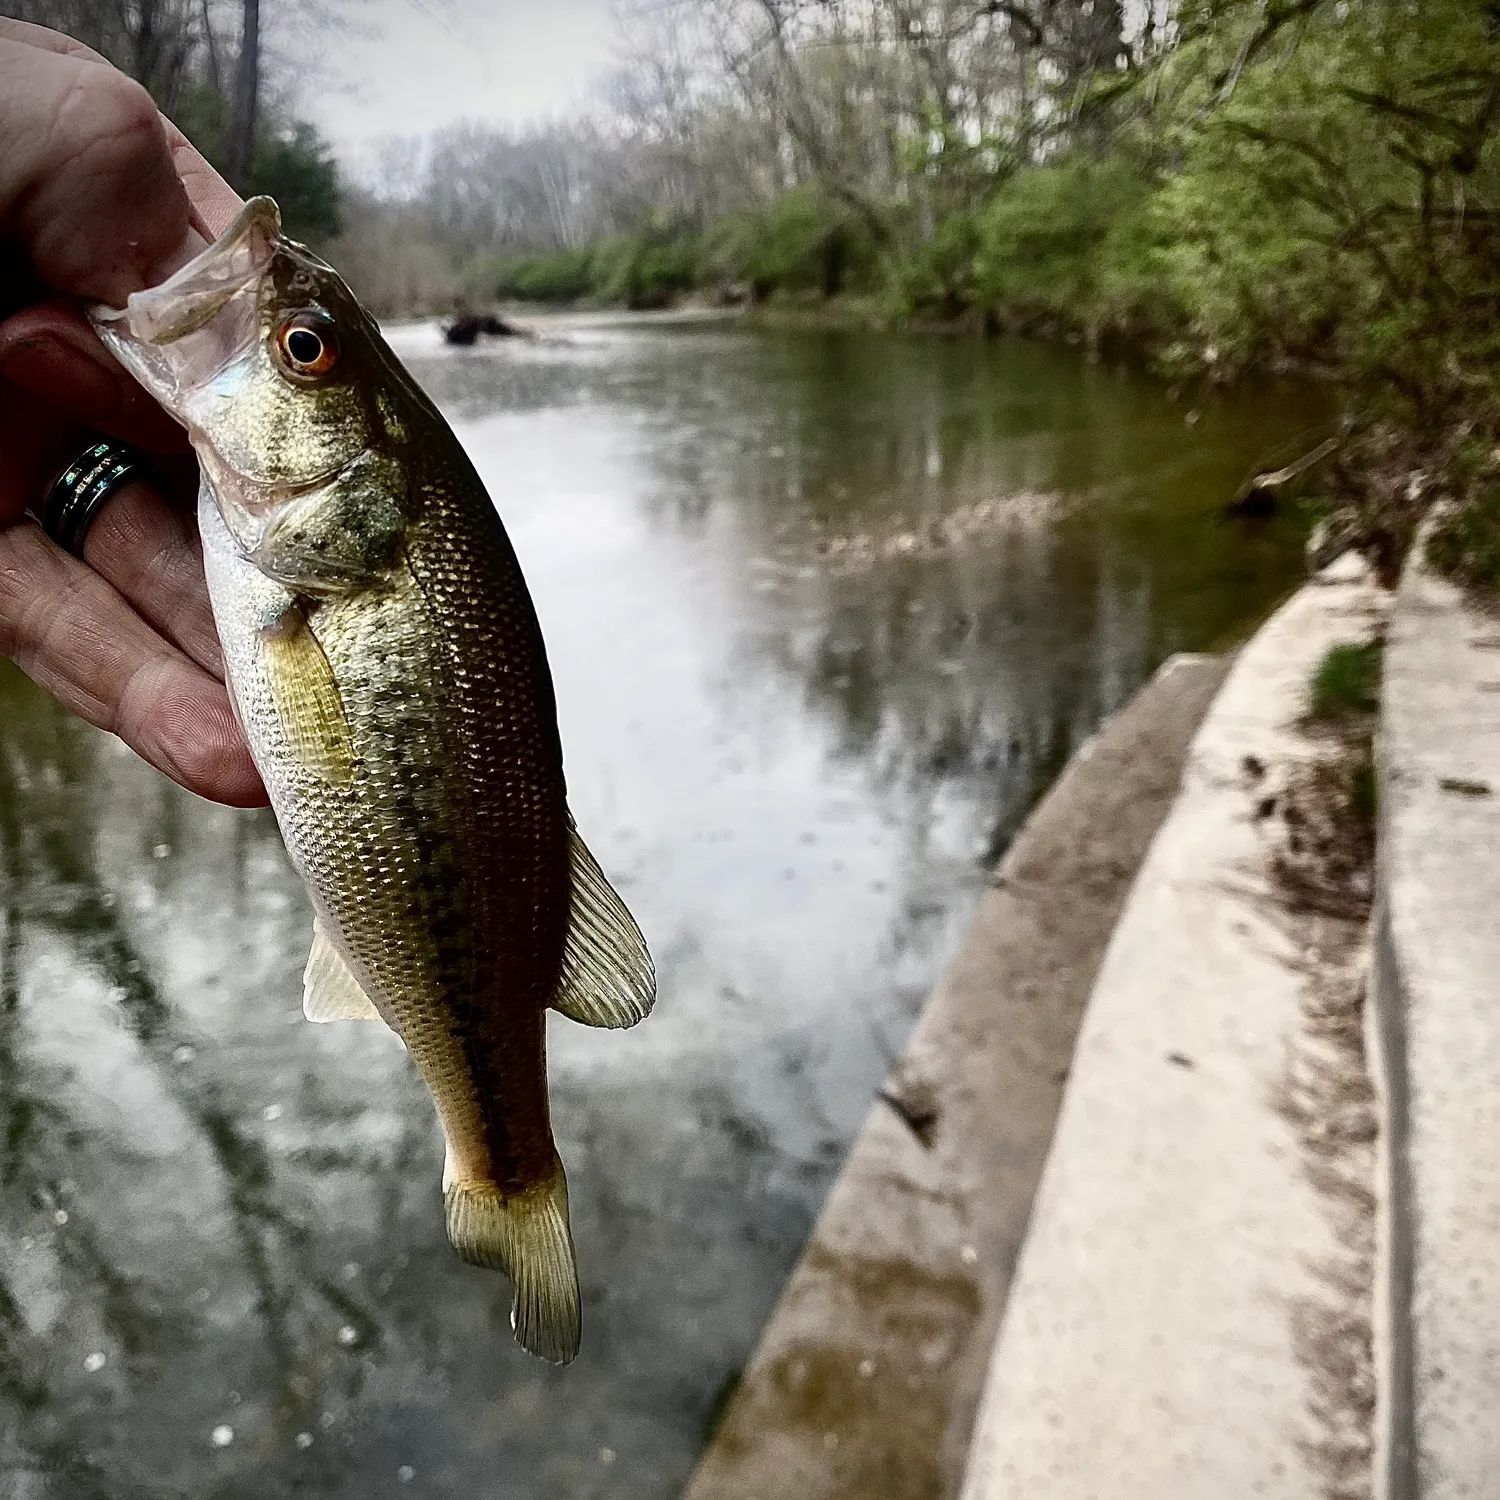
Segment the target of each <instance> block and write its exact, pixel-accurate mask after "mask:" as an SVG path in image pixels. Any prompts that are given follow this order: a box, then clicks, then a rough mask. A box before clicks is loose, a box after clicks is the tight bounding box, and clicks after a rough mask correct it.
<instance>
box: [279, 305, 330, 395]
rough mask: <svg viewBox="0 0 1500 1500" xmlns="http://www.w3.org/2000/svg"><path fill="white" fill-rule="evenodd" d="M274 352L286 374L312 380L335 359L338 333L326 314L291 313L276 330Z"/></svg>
mask: <svg viewBox="0 0 1500 1500" xmlns="http://www.w3.org/2000/svg"><path fill="white" fill-rule="evenodd" d="M276 352H277V353H278V354H279V355H280V357H281V363H282V365H283V366H284V367H285V369H286V371H287V373H288V374H290V375H297V376H300V377H301V378H303V379H304V380H307V379H312V380H316V379H317V378H318V377H320V376H323V375H327V374H328V373H329V372H330V371H331V370H332V369H333V367H334V366H335V365H336V364H338V362H339V336H338V331H337V330H336V329H335V328H334V326H333V319H332V318H330V317H329V316H328V314H327V313H322V312H300V313H293V314H292V316H291V317H289V318H287V319H286V320H285V321H284V322H283V323H282V324H281V326H280V327H279V328H278V329H277V330H276Z"/></svg>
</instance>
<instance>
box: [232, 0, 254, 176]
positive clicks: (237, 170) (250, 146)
mask: <svg viewBox="0 0 1500 1500" xmlns="http://www.w3.org/2000/svg"><path fill="white" fill-rule="evenodd" d="M259 95H260V0H245V20H244V25H243V27H242V28H241V30H240V65H239V71H238V73H237V74H236V75H235V81H234V124H233V127H232V129H231V132H230V137H229V162H228V166H229V185H230V186H231V187H232V188H234V190H235V191H236V192H237V193H241V194H243V193H244V192H245V191H246V189H247V187H248V185H249V182H250V163H251V161H252V159H253V157H254V155H255V114H256V105H257V103H258V102H259Z"/></svg>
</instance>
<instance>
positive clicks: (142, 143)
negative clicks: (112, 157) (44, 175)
mask: <svg viewBox="0 0 1500 1500" xmlns="http://www.w3.org/2000/svg"><path fill="white" fill-rule="evenodd" d="M58 123H59V125H61V126H62V127H63V130H64V133H65V135H66V136H67V137H69V138H70V143H72V144H74V145H75V147H76V146H86V145H88V144H90V143H92V142H95V141H98V142H100V143H108V144H109V145H111V146H112V147H113V148H114V149H115V150H116V151H121V150H123V151H125V152H131V151H141V150H149V151H153V152H156V151H161V152H165V150H166V138H165V136H164V134H163V132H162V128H161V122H160V120H159V118H158V116H157V112H156V104H155V101H153V99H152V98H151V95H150V94H148V93H147V92H146V90H145V89H144V88H142V87H141V85H140V84H138V83H137V82H136V81H135V80H134V79H133V78H127V77H126V76H125V74H123V73H121V72H118V71H116V70H115V69H114V68H104V67H99V66H97V65H93V66H89V67H84V68H80V69H79V72H78V77H77V79H76V80H75V81H74V84H73V86H72V88H70V89H69V90H68V92H67V93H66V94H65V95H64V97H63V100H62V104H61V108H60V110H59V121H58Z"/></svg>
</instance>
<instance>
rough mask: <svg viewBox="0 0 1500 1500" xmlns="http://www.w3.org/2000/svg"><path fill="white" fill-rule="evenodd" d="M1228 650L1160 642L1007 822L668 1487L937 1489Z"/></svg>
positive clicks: (765, 1493)
mask: <svg viewBox="0 0 1500 1500" xmlns="http://www.w3.org/2000/svg"><path fill="white" fill-rule="evenodd" d="M1226 666H1227V663H1225V662H1223V661H1222V660H1220V659H1217V658H1207V657H1198V658H1187V657H1178V658H1174V659H1173V660H1172V661H1171V662H1169V663H1168V664H1167V665H1166V666H1165V667H1163V669H1162V670H1161V672H1160V673H1158V674H1157V676H1156V678H1155V679H1154V680H1153V681H1152V682H1151V683H1150V684H1149V685H1148V686H1147V687H1146V688H1145V689H1143V690H1142V692H1141V693H1140V694H1139V695H1138V697H1137V698H1136V699H1135V700H1134V701H1133V702H1132V703H1131V705H1130V706H1129V707H1128V708H1126V709H1125V710H1124V711H1123V712H1122V713H1121V714H1119V715H1118V716H1117V717H1116V718H1115V719H1114V720H1113V721H1112V722H1111V723H1110V724H1109V725H1107V726H1106V727H1105V728H1104V729H1103V730H1102V731H1101V732H1100V734H1099V735H1097V736H1096V737H1095V738H1094V739H1093V740H1091V741H1090V742H1089V744H1088V745H1086V746H1085V747H1084V748H1083V749H1082V750H1081V751H1080V752H1079V753H1078V755H1077V756H1075V757H1074V759H1073V761H1072V762H1071V763H1070V764H1069V766H1068V767H1067V769H1066V770H1065V771H1064V772H1063V774H1062V776H1061V777H1060V778H1059V780H1058V782H1057V784H1056V785H1055V787H1054V788H1053V789H1052V791H1051V792H1050V793H1049V794H1048V796H1047V797H1046V799H1045V800H1044V801H1043V802H1042V803H1041V804H1040V806H1039V807H1038V808H1037V809H1036V811H1035V812H1034V813H1033V814H1032V816H1031V818H1030V819H1029V820H1028V822H1027V824H1026V826H1025V827H1024V828H1023V829H1022V831H1021V833H1020V834H1019V835H1018V836H1017V838H1016V840H1015V842H1014V844H1013V845H1012V847H1011V850H1010V853H1009V854H1008V856H1007V857H1006V860H1005V862H1004V864H1003V866H1002V868H1001V871H1000V875H999V878H998V882H997V885H996V887H995V889H993V890H991V891H990V892H989V893H988V894H987V895H986V896H985V899H984V901H983V903H982V904H981V907H980V910H979V912H978V914H977V916H976V919H975V922H974V925H973V927H972V929H971V931H970V934H969V936H968V939H967V940H966V942H965V944H964V947H963V950H962V952H961V953H960V954H959V956H958V958H957V960H956V961H955V963H954V964H953V967H952V968H951V969H950V971H949V972H948V974H947V975H946V977H945V978H944V979H943V981H942V982H941V983H940V984H939V985H938V987H937V989H936V990H935V991H934V993H933V995H932V998H931V999H930V1001H929V1002H928V1005H927V1008H926V1010H925V1011H924V1012H923V1015H922V1018H921V1020H920V1022H919V1023H918V1027H917V1030H916V1032H915V1034H914V1036H913V1039H912V1041H911V1044H910V1046H909V1047H908V1049H907V1051H906V1053H905V1054H904V1056H903V1057H902V1059H901V1062H900V1064H899V1066H898V1067H897V1069H896V1072H895V1074H894V1075H893V1077H892V1078H891V1080H890V1081H889V1084H888V1086H887V1089H886V1091H885V1094H886V1099H885V1100H883V1101H881V1102H878V1103H877V1104H876V1105H875V1107H874V1108H873V1110H872V1112H871V1114H870V1116H869V1118H868V1120H867V1121H866V1123H865V1126H864V1128H863V1130H862V1131H861V1133H860V1136H859V1138H858V1140H857V1141H856V1143H855V1146H854V1149H853V1152H852V1153H851V1155H850V1158H849V1160H848V1162H847V1164H846V1166H845V1168H844V1171H843V1173H842V1175H841V1176H840V1178H839V1181H838V1182H837V1184H836V1185H835V1187H834V1190H833V1193H832V1194H831V1196H830V1198H829V1201H828V1204H827V1206H826V1208H825V1210H824V1213H823V1216H822V1218H821V1220H820V1222H819V1224H818V1227H817V1230H816V1232H815V1233H814V1236H813V1239H812V1241H811V1243H810V1244H809V1246H808V1248H807V1251H806V1253H805V1255H804V1257H803V1259H802V1262H801V1264H800V1265H799V1266H798V1267H797V1269H796V1271H795V1272H794V1273H793V1275H792V1277H791V1279H790V1281H789V1283H788V1285H787V1288H786V1291H785V1293H784V1295H783V1297H782V1300H781V1303H780V1305H779V1306H778V1308H777V1310H776V1313H775V1314H774V1316H773V1317H772V1319H771V1321H770V1323H769V1325H768V1326H767V1329H766V1332H765V1334H764V1337H763V1339H762V1342H761V1345H760V1348H759V1349H758V1351H757V1353H756V1355H755V1357H754V1359H753V1360H752V1362H751V1364H750V1366H749V1368H748V1369H747V1370H746V1372H745V1376H744V1379H743V1381H742V1383H741V1386H740V1388H739V1391H738V1393H737V1395H736V1396H735V1398H734V1400H733V1401H732V1402H731V1404H730V1406H729V1408H728V1410H727V1412H726V1415H725V1417H724V1420H723V1422H722V1424H721V1426H720V1429H719V1431H718V1433H717V1435H716V1437H715V1438H714V1440H713V1442H712V1443H711V1444H710V1446H709V1448H708V1451H707V1453H706V1454H705V1456H704V1458H703V1461H702V1463H701V1465H700V1467H699V1470H698V1472H697V1474H696V1476H695V1477H694V1479H693V1482H692V1483H691V1484H690V1485H689V1487H688V1490H687V1495H688V1497H690V1500H762V1497H763V1500H785V1497H786V1496H796V1497H797V1500H835V1497H838V1500H939V1497H942V1496H951V1495H953V1494H955V1493H956V1492H957V1489H958V1485H959V1483H960V1481H961V1477H962V1473H963V1465H964V1458H965V1453H966V1451H967V1446H968V1440H969V1434H970V1429H971V1426H972V1422H973V1415H974V1409H975V1406H976V1404H977V1402H978V1398H979V1392H980V1388H981V1386H982V1384H983V1379H984V1371H985V1366H986V1364H987V1362H988V1357H989V1351H990V1348H991V1345H992V1343H993V1340H994V1334H995V1328H996V1326H997V1324H998V1321H999V1318H1000V1314H1001V1310H1002V1308H1003V1307H1004V1304H1005V1299H1006V1294H1007V1292H1008V1289H1009V1286H1010V1278H1011V1272H1012V1267H1013V1265H1014V1262H1015V1257H1016V1254H1017V1252H1018V1250H1019V1247H1020V1244H1021V1240H1022V1236H1023V1234H1024V1232H1025V1226H1026V1221H1027V1215H1028V1213H1029V1211H1030V1206H1031V1199H1032V1194H1033V1192H1034V1190H1035V1187H1036V1183H1037V1179H1038V1177H1039V1176H1040V1174H1041V1169H1042V1164H1043V1161H1044V1160H1045V1157H1046V1152H1047V1147H1048V1143H1049V1142H1050V1140H1051V1137H1052V1129H1053V1123H1054V1121H1055V1119H1056V1115H1057V1109H1058V1105H1059V1102H1060V1100H1061V1096H1062V1090H1063V1083H1064V1080H1065V1078H1066V1076H1067V1070H1068V1063H1069V1059H1070V1057H1071V1055H1072V1051H1073V1043H1074V1038H1075V1034H1076V1029H1077V1025H1078V1019H1079V1016H1080V1015H1081V1013H1082V1010H1083V1006H1084V1003H1085V1001H1086V999H1087V997H1088V993H1089V990H1090V988H1091V986H1092V984H1093V981H1094V976H1095V973H1096V971H1097V969H1098V966H1099V962H1100V959H1101V958H1102V956H1103V953H1104V950H1105V946H1106V944H1107V943H1108V940H1109V934H1110V931H1111V930H1112V928H1113V926H1114V923H1115V919H1116V917H1117V915H1118V913H1119V909H1120V907H1121V905H1122V903H1123V902H1124V899H1125V896H1126V893H1127V891H1128V889H1129V886H1130V881H1131V879H1132V878H1133V876H1134V874H1135V871H1136V868H1137V867H1138V865H1139V863H1140V860H1141V859H1142V857H1143V856H1144V854H1145V851H1146V848H1147V846H1148V845H1149V843H1150V840H1151V837H1152V835H1153V834H1154V833H1155V831H1156V829H1157V827H1158V825H1159V824H1160V822H1161V819H1162V818H1163V817H1164V816H1165V815H1166V812H1167V809H1168V808H1169V807H1170V806H1171V802H1172V798H1173V796H1174V795H1175V792H1176V788H1177V783H1178V777H1179V775H1180V772H1181V767H1182V762H1183V758H1184V756H1185V755H1186V753H1187V746H1188V742H1189V740H1190V739H1191V737H1192V734H1193V732H1194V730H1195V728H1196V727H1197V725H1198V722H1199V720H1200V719H1201V717H1202V715H1203V713H1204V710H1205V709H1206V707H1207V705H1208V702H1209V700H1210V699H1211V697H1212V696H1213V694H1214V692H1215V691H1216V690H1217V688H1218V686H1219V684H1220V682H1221V681H1222V679H1223V675H1224V672H1225V670H1226Z"/></svg>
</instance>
